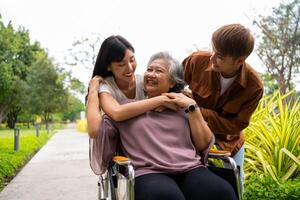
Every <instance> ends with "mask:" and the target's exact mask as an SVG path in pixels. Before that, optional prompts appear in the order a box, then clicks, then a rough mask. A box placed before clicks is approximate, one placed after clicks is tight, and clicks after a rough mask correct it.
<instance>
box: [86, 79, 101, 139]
mask: <svg viewBox="0 0 300 200" xmlns="http://www.w3.org/2000/svg"><path fill="white" fill-rule="evenodd" d="M101 81H102V78H101V77H99V76H96V77H94V78H92V79H91V80H90V83H89V93H88V96H87V104H86V118H87V124H88V133H89V136H90V137H91V138H96V136H97V134H98V132H99V129H100V122H101V119H102V117H101V114H100V102H99V97H98V90H99V85H100V82H101Z"/></svg>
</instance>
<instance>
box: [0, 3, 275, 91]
mask: <svg viewBox="0 0 300 200" xmlns="http://www.w3.org/2000/svg"><path fill="white" fill-rule="evenodd" d="M279 3H280V0H268V1H262V0H226V1H223V0H209V1H203V0H202V1H201V0H148V1H146V0H26V1H22V0H0V14H1V16H2V20H3V21H4V23H5V24H7V23H8V22H9V21H11V22H12V24H13V25H14V26H15V27H16V28H17V27H18V26H22V27H25V28H26V29H27V30H29V33H30V37H31V39H32V41H38V42H40V44H41V46H42V47H43V48H44V49H47V51H48V53H49V55H50V56H51V57H52V58H53V59H54V61H55V62H56V63H62V62H63V61H64V57H65V56H66V55H67V54H68V49H70V48H72V43H73V42H74V41H76V40H78V39H80V38H85V37H91V35H92V34H99V35H100V36H101V37H103V38H107V37H109V36H110V35H122V36H124V37H125V38H127V39H128V40H129V41H130V42H131V43H132V44H133V46H134V48H135V50H136V54H135V55H136V59H137V62H138V67H137V71H136V72H137V73H139V74H143V72H144V71H145V69H146V64H147V62H148V59H149V58H150V56H151V55H152V54H154V53H156V52H158V51H169V52H170V53H171V54H172V55H173V56H174V57H176V58H177V59H178V60H179V61H182V60H183V59H184V58H185V57H187V56H188V55H189V54H190V53H191V52H192V51H195V50H196V48H199V49H204V50H208V49H209V48H210V41H211V34H212V33H213V32H214V31H215V30H216V29H217V28H219V27H220V26H222V25H225V24H229V23H241V24H242V25H244V26H246V27H248V28H249V29H250V30H251V31H252V32H253V34H255V35H256V36H258V35H259V29H258V28H257V27H255V26H254V25H253V23H252V20H253V19H257V17H258V15H259V14H261V15H266V16H268V15H271V11H272V10H271V8H272V7H277V6H278V5H279ZM256 44H257V43H256ZM99 45H100V44H99ZM247 62H248V63H249V64H250V65H252V66H253V67H254V68H255V69H256V70H257V71H259V72H263V71H264V70H265V68H264V67H263V65H262V63H261V61H260V60H259V59H258V57H257V56H256V54H255V53H252V54H251V55H250V56H249V57H248V59H247ZM67 70H70V69H68V68H67ZM72 73H73V75H74V76H75V77H77V78H79V79H80V80H81V81H82V82H84V83H85V85H87V83H88V81H89V79H90V78H91V74H92V69H87V68H86V66H77V67H73V68H72Z"/></svg>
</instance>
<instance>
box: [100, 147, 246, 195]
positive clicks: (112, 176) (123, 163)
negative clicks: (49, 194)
mask: <svg viewBox="0 0 300 200" xmlns="http://www.w3.org/2000/svg"><path fill="white" fill-rule="evenodd" d="M208 158H212V159H218V160H222V161H223V162H225V163H228V164H229V166H230V169H231V170H232V172H233V174H234V180H235V181H234V183H231V182H229V183H230V184H231V185H232V186H233V188H234V190H235V193H236V195H237V198H238V199H239V200H241V199H242V189H241V188H242V186H241V181H240V173H239V169H238V167H237V165H236V163H235V161H234V159H233V158H232V157H230V152H227V151H221V150H210V152H209V154H208ZM112 161H113V164H112V165H111V167H109V169H108V170H107V172H106V173H105V174H102V175H100V176H99V181H98V200H117V199H119V197H118V194H116V191H115V189H116V188H117V187H116V185H117V181H118V180H117V179H118V176H119V171H120V169H119V168H120V167H124V168H125V169H126V172H125V173H124V175H125V177H126V179H127V188H126V199H127V200H134V184H135V182H134V178H135V175H134V168H133V165H132V164H131V161H130V160H129V159H128V158H127V157H123V156H114V157H113V159H112ZM208 168H209V166H208ZM218 168H219V169H224V168H220V167H218ZM217 175H218V174H217ZM225 180H226V179H225ZM109 195H111V197H109Z"/></svg>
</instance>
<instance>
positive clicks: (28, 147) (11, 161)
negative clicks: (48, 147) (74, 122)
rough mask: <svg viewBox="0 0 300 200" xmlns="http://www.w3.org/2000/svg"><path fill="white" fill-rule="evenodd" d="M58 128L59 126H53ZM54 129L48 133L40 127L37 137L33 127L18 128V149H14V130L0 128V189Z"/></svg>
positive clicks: (49, 136)
mask: <svg viewBox="0 0 300 200" xmlns="http://www.w3.org/2000/svg"><path fill="white" fill-rule="evenodd" d="M58 128H61V126H60V127H59V126H56V127H55V129H58ZM55 129H54V130H52V131H51V132H50V134H47V132H46V130H45V129H41V130H40V135H39V137H37V136H36V132H35V129H34V128H30V129H28V128H22V129H20V146H19V151H14V130H8V129H6V130H0V191H1V190H2V189H3V187H4V186H5V185H6V184H7V182H8V181H10V180H11V179H12V178H13V177H14V176H15V174H16V173H17V172H18V171H19V170H20V169H21V168H22V167H23V166H24V164H26V162H28V161H29V160H30V158H31V157H32V156H33V155H34V154H35V153H36V152H37V151H38V150H39V149H40V148H41V147H42V146H43V145H44V144H45V143H46V142H47V141H48V140H49V139H50V138H51V136H52V135H53V134H54V132H55Z"/></svg>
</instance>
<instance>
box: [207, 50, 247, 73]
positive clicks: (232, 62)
mask: <svg viewBox="0 0 300 200" xmlns="http://www.w3.org/2000/svg"><path fill="white" fill-rule="evenodd" d="M210 60H211V62H212V69H213V70H214V71H215V72H220V73H221V74H222V76H224V77H227V78H229V77H232V76H234V75H236V73H237V71H238V70H239V68H240V66H241V65H242V64H243V63H244V61H245V58H244V57H240V58H234V57H231V56H224V55H222V54H221V53H219V52H217V51H216V50H214V49H213V51H212V55H211V57H210Z"/></svg>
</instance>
